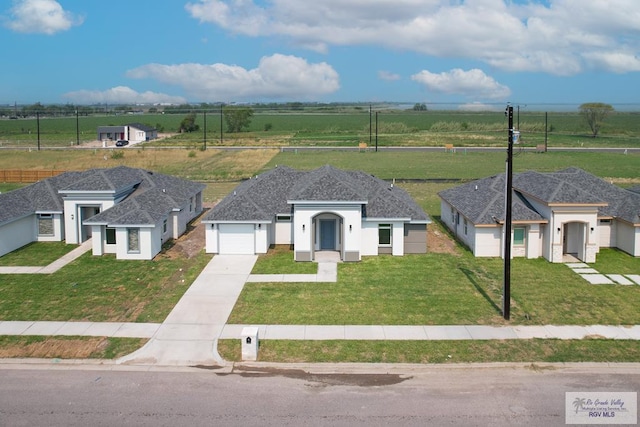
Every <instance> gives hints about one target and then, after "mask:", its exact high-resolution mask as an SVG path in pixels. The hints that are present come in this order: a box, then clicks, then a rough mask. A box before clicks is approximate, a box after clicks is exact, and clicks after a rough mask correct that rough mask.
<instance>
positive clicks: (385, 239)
mask: <svg viewBox="0 0 640 427" xmlns="http://www.w3.org/2000/svg"><path fill="white" fill-rule="evenodd" d="M378 245H379V246H391V224H380V225H378Z"/></svg>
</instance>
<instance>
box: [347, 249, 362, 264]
mask: <svg viewBox="0 0 640 427" xmlns="http://www.w3.org/2000/svg"><path fill="white" fill-rule="evenodd" d="M357 261H360V252H358V251H345V252H344V262H357Z"/></svg>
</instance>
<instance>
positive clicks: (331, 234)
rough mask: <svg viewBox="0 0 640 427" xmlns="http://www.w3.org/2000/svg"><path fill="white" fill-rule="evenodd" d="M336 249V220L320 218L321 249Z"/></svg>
mask: <svg viewBox="0 0 640 427" xmlns="http://www.w3.org/2000/svg"><path fill="white" fill-rule="evenodd" d="M335 249H336V221H335V220H334V219H321V220H320V250H321V251H322V250H329V251H333V250H335Z"/></svg>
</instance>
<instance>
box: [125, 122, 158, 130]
mask: <svg viewBox="0 0 640 427" xmlns="http://www.w3.org/2000/svg"><path fill="white" fill-rule="evenodd" d="M125 126H131V127H132V128H136V129H140V130H141V131H144V132H153V131H154V130H156V128H154V127H153V126H148V125H143V124H142V123H138V122H135V123H128V124H126V125H125Z"/></svg>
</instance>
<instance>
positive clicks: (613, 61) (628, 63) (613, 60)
mask: <svg viewBox="0 0 640 427" xmlns="http://www.w3.org/2000/svg"><path fill="white" fill-rule="evenodd" d="M584 57H585V59H586V60H587V61H588V62H589V63H590V64H592V65H593V66H594V68H599V69H607V70H611V71H613V72H614V73H626V72H628V71H640V58H638V55H634V54H633V53H631V52H589V53H586V54H585V55H584Z"/></svg>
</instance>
